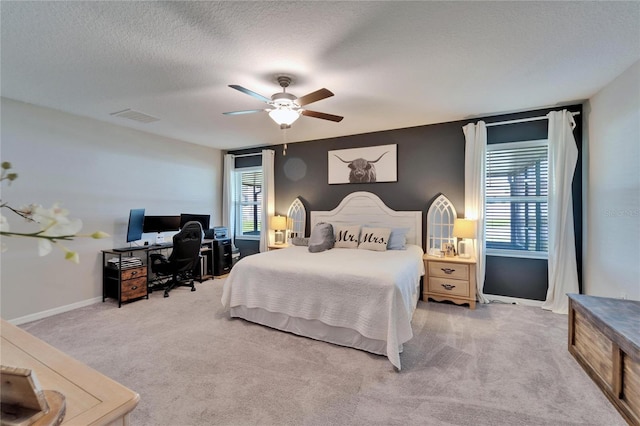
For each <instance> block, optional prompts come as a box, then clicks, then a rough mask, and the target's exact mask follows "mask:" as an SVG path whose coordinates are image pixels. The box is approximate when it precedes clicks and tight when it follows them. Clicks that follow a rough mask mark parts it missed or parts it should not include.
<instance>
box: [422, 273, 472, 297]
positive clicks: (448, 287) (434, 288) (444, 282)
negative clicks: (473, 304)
mask: <svg viewBox="0 0 640 426" xmlns="http://www.w3.org/2000/svg"><path fill="white" fill-rule="evenodd" d="M429 293H438V294H442V295H451V296H463V297H468V296H469V281H463V280H454V279H451V278H438V277H429Z"/></svg>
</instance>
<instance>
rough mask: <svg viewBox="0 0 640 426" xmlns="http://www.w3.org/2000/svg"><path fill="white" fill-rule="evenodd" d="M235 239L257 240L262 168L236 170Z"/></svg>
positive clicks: (259, 223)
mask: <svg viewBox="0 0 640 426" xmlns="http://www.w3.org/2000/svg"><path fill="white" fill-rule="evenodd" d="M235 173H236V188H238V189H239V193H238V194H237V195H238V196H237V197H236V224H237V226H236V238H243V239H249V240H259V239H260V230H261V229H262V224H261V222H260V218H261V213H262V168H261V167H248V168H243V169H237V170H236V172H235Z"/></svg>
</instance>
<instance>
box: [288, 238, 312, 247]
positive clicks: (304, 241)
mask: <svg viewBox="0 0 640 426" xmlns="http://www.w3.org/2000/svg"><path fill="white" fill-rule="evenodd" d="M291 244H293V245H294V246H308V245H309V239H308V238H302V237H293V238H292V239H291Z"/></svg>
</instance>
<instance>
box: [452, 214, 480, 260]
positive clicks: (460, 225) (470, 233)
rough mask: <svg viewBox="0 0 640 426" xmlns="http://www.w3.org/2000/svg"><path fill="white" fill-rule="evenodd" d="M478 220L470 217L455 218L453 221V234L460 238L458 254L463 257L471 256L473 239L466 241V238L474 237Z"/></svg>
mask: <svg viewBox="0 0 640 426" xmlns="http://www.w3.org/2000/svg"><path fill="white" fill-rule="evenodd" d="M477 223H478V221H476V220H472V219H456V220H455V221H454V222H453V236H454V237H456V238H460V241H459V242H458V256H460V257H463V258H469V257H471V254H472V251H473V241H472V242H471V243H467V242H466V241H465V240H466V239H471V240H473V239H475V238H476V226H477Z"/></svg>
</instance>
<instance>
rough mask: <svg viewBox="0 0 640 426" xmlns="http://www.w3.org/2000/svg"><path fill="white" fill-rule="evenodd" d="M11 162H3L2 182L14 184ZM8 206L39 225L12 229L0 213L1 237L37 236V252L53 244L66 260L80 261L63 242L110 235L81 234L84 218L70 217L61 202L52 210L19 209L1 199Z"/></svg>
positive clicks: (0, 205)
mask: <svg viewBox="0 0 640 426" xmlns="http://www.w3.org/2000/svg"><path fill="white" fill-rule="evenodd" d="M11 167H12V166H11V163H9V162H7V161H4V162H2V164H0V181H8V182H9V183H11V182H12V181H14V180H16V178H17V177H18V174H17V173H13V172H10V170H11ZM3 208H6V209H7V210H10V211H12V212H13V213H15V214H17V215H18V216H21V217H22V218H23V219H25V220H27V221H28V222H30V223H31V222H33V223H37V224H38V225H39V227H40V230H39V231H36V232H11V231H10V230H9V223H8V221H7V219H6V218H5V217H4V216H2V215H1V214H0V236H1V237H22V238H36V239H37V240H38V254H39V255H40V256H46V255H47V254H49V253H51V250H52V249H53V245H54V244H55V245H56V246H57V247H58V248H60V249H61V250H63V251H64V252H65V259H67V260H70V261H72V262H74V263H79V261H80V257H79V255H78V253H77V252H75V251H72V250H69V249H68V248H66V247H65V246H64V245H62V244H61V241H70V240H73V239H74V238H75V237H91V238H108V237H109V234H106V233H104V232H101V231H96V232H94V233H93V234H91V235H80V234H78V232H80V229H82V221H81V220H80V219H69V217H68V216H69V211H68V210H67V209H63V208H62V207H60V205H59V204H58V203H56V204H54V205H53V206H52V207H51V208H50V209H45V208H44V207H42V206H41V205H39V204H29V205H28V206H23V207H21V208H20V209H14V208H12V207H11V206H10V205H9V204H8V203H7V202H3V201H2V200H0V209H3ZM1 246H2V251H5V250H6V247H5V244H4V241H1Z"/></svg>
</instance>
